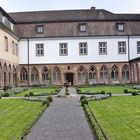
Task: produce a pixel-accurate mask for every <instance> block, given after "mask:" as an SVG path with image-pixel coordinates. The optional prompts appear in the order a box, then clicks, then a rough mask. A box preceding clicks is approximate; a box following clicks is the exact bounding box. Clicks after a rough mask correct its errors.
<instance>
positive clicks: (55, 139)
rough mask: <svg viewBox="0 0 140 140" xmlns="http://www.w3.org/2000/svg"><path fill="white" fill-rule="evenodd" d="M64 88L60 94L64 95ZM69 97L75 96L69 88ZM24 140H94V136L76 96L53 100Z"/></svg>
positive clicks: (72, 89) (73, 91) (74, 91)
mask: <svg viewBox="0 0 140 140" xmlns="http://www.w3.org/2000/svg"><path fill="white" fill-rule="evenodd" d="M63 92H64V88H63V89H62V91H60V94H64V93H63ZM69 93H70V95H73V94H76V90H75V88H69ZM25 139H26V140H94V139H95V136H94V135H93V133H92V130H91V129H90V126H89V124H88V122H87V119H86V117H85V113H84V111H83V109H82V107H81V106H80V102H79V99H78V97H77V96H72V97H68V98H63V97H62V98H57V97H56V98H54V102H53V103H52V104H51V106H50V107H49V108H48V109H47V110H46V111H45V112H44V113H43V115H42V116H41V118H40V119H39V121H38V122H37V123H36V124H35V125H34V126H33V127H32V129H31V132H30V133H29V134H28V135H27V136H26V137H25Z"/></svg>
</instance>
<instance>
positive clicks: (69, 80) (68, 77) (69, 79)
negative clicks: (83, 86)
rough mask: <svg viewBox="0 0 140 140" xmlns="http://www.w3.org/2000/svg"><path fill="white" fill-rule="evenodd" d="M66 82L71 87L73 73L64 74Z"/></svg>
mask: <svg viewBox="0 0 140 140" xmlns="http://www.w3.org/2000/svg"><path fill="white" fill-rule="evenodd" d="M66 81H67V82H69V83H70V85H73V73H66Z"/></svg>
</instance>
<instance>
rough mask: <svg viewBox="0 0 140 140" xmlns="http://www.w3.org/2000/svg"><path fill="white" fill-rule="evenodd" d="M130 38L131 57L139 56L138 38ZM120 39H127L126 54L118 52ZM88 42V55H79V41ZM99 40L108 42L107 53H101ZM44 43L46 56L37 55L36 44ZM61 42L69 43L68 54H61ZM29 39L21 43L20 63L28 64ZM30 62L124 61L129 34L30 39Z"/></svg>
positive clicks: (126, 55)
mask: <svg viewBox="0 0 140 140" xmlns="http://www.w3.org/2000/svg"><path fill="white" fill-rule="evenodd" d="M138 39H139V40H140V37H137V39H136V38H131V39H130V47H131V49H130V51H131V58H134V57H138V56H140V54H137V53H136V50H135V49H136V45H135V44H136V42H135V41H136V40H138ZM118 41H126V52H127V53H126V54H118ZM80 42H87V44H88V55H79V43H80ZM99 42H107V55H99V47H98V43H99ZM37 43H44V56H41V57H39V56H36V50H35V44H37ZM59 43H68V56H60V55H59ZM27 44H28V43H27V40H20V43H19V64H27V62H28V60H27V58H28V57H27V56H28V54H27V50H28V49H27V46H28V45H27ZM29 49H30V58H29V59H30V62H29V63H30V64H56V63H96V62H97V63H99V62H124V61H128V38H127V36H126V37H125V36H116V37H115V36H114V37H111V36H110V37H107V36H104V37H90V38H78V37H77V38H54V39H48V38H44V39H43V38H42V39H41V38H40V39H39V38H38V39H30V40H29Z"/></svg>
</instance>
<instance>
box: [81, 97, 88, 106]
mask: <svg viewBox="0 0 140 140" xmlns="http://www.w3.org/2000/svg"><path fill="white" fill-rule="evenodd" d="M81 104H82V106H84V105H85V104H86V105H87V104H88V100H87V98H84V99H82V100H81Z"/></svg>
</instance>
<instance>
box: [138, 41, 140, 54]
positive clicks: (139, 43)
mask: <svg viewBox="0 0 140 140" xmlns="http://www.w3.org/2000/svg"><path fill="white" fill-rule="evenodd" d="M137 53H140V41H137Z"/></svg>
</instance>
